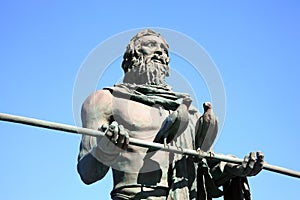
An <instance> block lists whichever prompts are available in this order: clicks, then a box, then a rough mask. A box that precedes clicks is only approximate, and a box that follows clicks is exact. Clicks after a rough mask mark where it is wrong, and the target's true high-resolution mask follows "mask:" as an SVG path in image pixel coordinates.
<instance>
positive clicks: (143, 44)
mask: <svg viewBox="0 0 300 200" xmlns="http://www.w3.org/2000/svg"><path fill="white" fill-rule="evenodd" d="M133 46H134V48H133V49H132V50H133V51H132V54H131V56H130V57H127V58H125V60H124V61H125V62H124V61H123V64H124V63H125V64H126V62H128V63H127V64H128V65H126V73H125V76H124V79H123V82H125V83H135V84H151V85H161V84H165V77H166V76H169V55H168V46H167V44H166V42H165V41H164V40H163V39H162V38H161V37H157V36H155V35H145V36H141V37H139V38H138V39H137V40H135V41H134V44H133ZM123 64H122V65H123Z"/></svg>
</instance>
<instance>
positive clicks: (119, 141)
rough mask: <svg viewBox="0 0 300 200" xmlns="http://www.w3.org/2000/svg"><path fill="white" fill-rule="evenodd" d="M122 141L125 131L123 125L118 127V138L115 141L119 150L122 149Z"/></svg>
mask: <svg viewBox="0 0 300 200" xmlns="http://www.w3.org/2000/svg"><path fill="white" fill-rule="evenodd" d="M124 140H125V129H124V126H123V125H119V137H118V140H117V146H118V147H119V148H122V147H123V143H124Z"/></svg>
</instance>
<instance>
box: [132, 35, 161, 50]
mask: <svg viewBox="0 0 300 200" xmlns="http://www.w3.org/2000/svg"><path fill="white" fill-rule="evenodd" d="M151 41H152V42H157V43H160V44H163V45H164V46H165V47H166V48H167V44H166V42H165V41H164V40H163V39H162V38H161V37H157V36H155V35H145V36H141V37H140V38H138V39H137V40H136V41H135V44H142V43H147V42H151Z"/></svg>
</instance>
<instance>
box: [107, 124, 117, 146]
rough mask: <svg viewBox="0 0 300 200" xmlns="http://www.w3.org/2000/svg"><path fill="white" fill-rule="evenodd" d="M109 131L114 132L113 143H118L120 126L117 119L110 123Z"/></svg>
mask: <svg viewBox="0 0 300 200" xmlns="http://www.w3.org/2000/svg"><path fill="white" fill-rule="evenodd" d="M109 131H110V132H111V133H112V136H111V141H112V142H113V143H116V142H117V140H118V136H119V127H118V123H117V122H116V121H113V122H112V123H111V124H110V125H109Z"/></svg>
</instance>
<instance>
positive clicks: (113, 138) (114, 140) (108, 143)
mask: <svg viewBox="0 0 300 200" xmlns="http://www.w3.org/2000/svg"><path fill="white" fill-rule="evenodd" d="M99 130H100V131H102V132H106V133H105V137H98V138H97V146H98V148H100V150H101V151H103V152H105V153H108V154H118V153H120V152H121V151H122V150H126V149H127V147H128V144H129V134H128V131H126V130H125V128H124V126H123V125H119V124H118V123H117V122H116V121H113V122H112V123H111V124H110V125H109V126H107V125H106V124H104V125H102V126H101V127H100V128H99Z"/></svg>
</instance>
